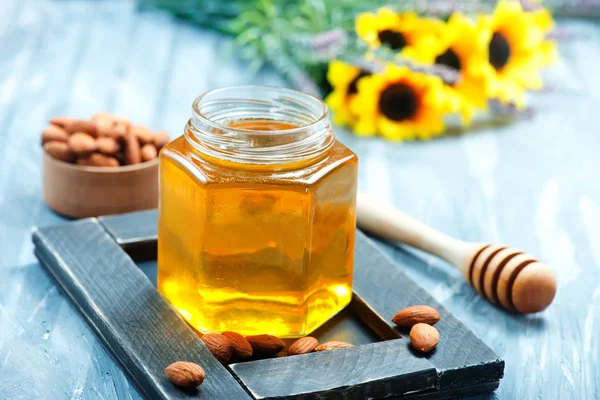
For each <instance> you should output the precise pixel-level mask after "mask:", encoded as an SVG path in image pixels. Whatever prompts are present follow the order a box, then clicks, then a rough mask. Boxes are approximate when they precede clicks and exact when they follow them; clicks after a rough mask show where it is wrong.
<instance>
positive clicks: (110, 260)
mask: <svg viewBox="0 0 600 400" xmlns="http://www.w3.org/2000/svg"><path fill="white" fill-rule="evenodd" d="M33 241H34V243H35V246H36V255H37V256H38V257H39V258H40V259H41V260H42V261H43V263H44V266H45V267H46V268H47V269H48V271H49V272H50V273H51V274H52V276H53V277H54V278H55V279H56V281H57V282H58V283H59V284H60V286H61V288H62V289H63V290H64V292H65V294H66V295H67V296H68V297H69V298H70V299H71V301H72V303H73V304H74V305H75V307H76V308H77V310H78V311H79V312H80V313H81V315H82V316H83V318H84V319H85V320H86V321H87V322H88V324H89V325H90V327H91V328H92V330H93V331H94V332H95V333H96V335H97V336H98V337H99V338H100V339H101V341H102V342H103V343H104V345H105V347H106V348H107V349H109V350H110V352H111V353H112V356H113V357H115V358H116V359H117V360H119V362H120V363H121V365H122V367H123V369H124V370H125V371H126V372H127V373H128V374H129V377H130V378H131V379H132V381H133V382H134V384H135V385H136V387H137V389H138V390H140V392H141V393H142V394H143V395H144V396H145V397H147V398H152V399H159V398H160V399H184V398H191V397H192V398H198V399H231V398H235V399H244V398H249V397H248V395H247V394H246V392H245V391H244V389H243V388H242V387H241V386H240V385H239V384H238V383H237V382H236V381H235V379H234V378H233V377H232V376H231V374H230V373H229V372H228V371H227V370H226V369H225V368H224V367H223V366H222V365H221V364H220V363H219V362H218V361H217V360H216V359H215V358H214V357H213V356H212V354H211V353H210V351H209V350H208V349H207V348H206V346H204V344H203V343H202V341H201V340H200V339H199V337H198V336H197V335H196V334H195V333H194V332H193V331H192V330H191V329H190V328H189V327H188V326H187V324H186V323H185V321H183V319H181V318H180V317H179V315H178V314H177V313H176V312H175V310H173V308H172V307H171V306H170V305H169V304H168V303H167V301H166V300H165V299H164V298H163V297H162V296H161V295H160V294H158V292H157V291H156V289H155V288H154V287H153V286H152V284H151V282H150V281H149V280H148V279H147V278H146V276H145V275H144V274H143V273H142V272H141V271H140V270H139V269H138V267H137V266H136V265H135V264H134V263H133V261H131V259H130V258H129V257H128V256H127V255H126V254H125V253H124V252H123V250H122V249H121V248H120V247H119V246H118V245H117V244H116V243H115V242H114V241H113V240H112V237H111V236H110V235H108V234H107V233H106V231H105V230H104V228H103V227H102V226H101V225H100V224H99V223H98V222H97V221H96V220H95V219H89V220H81V221H78V222H73V223H70V224H66V225H61V226H58V227H51V228H42V229H40V230H36V231H34V233H33ZM90 249H94V250H95V251H90ZM175 361H191V362H195V363H197V364H199V365H201V366H202V367H203V368H204V370H205V371H206V374H207V376H208V378H207V379H206V381H205V382H204V384H203V385H202V386H201V387H200V388H199V389H198V390H197V391H193V392H186V391H182V390H181V389H179V388H177V387H176V386H174V385H173V384H172V383H171V382H170V381H169V380H168V378H167V377H166V375H165V373H164V369H165V368H166V367H167V366H168V365H170V364H171V363H173V362H175Z"/></svg>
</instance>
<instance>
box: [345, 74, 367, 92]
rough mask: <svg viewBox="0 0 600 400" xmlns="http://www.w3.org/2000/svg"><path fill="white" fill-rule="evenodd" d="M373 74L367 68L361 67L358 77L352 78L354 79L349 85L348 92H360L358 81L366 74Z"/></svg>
mask: <svg viewBox="0 0 600 400" xmlns="http://www.w3.org/2000/svg"><path fill="white" fill-rule="evenodd" d="M369 75H371V73H370V72H369V71H367V70H365V69H361V70H360V72H359V73H358V75H356V78H354V79H352V81H351V82H350V84H349V85H348V92H347V93H348V94H356V93H357V92H358V88H357V87H356V84H357V83H358V81H359V80H360V78H364V77H365V76H369Z"/></svg>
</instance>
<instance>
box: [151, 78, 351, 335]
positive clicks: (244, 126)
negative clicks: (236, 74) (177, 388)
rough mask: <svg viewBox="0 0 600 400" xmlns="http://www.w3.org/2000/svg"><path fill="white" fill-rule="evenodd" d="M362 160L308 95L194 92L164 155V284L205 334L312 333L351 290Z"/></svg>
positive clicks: (259, 90)
mask: <svg viewBox="0 0 600 400" xmlns="http://www.w3.org/2000/svg"><path fill="white" fill-rule="evenodd" d="M357 162H358V160H357V157H356V155H354V153H352V152H351V151H350V150H349V149H348V148H346V147H345V146H344V145H342V144H341V143H339V142H337V141H336V139H335V136H334V134H333V131H332V128H331V125H330V122H329V115H328V110H327V106H326V105H325V104H324V103H323V102H322V101H321V100H319V99H317V98H315V97H313V96H310V95H307V94H304V93H301V92H297V91H294V90H291V89H284V88H276V87H263V86H243V87H230V88H225V89H219V90H215V91H211V92H208V93H206V94H204V95H202V96H200V97H199V98H197V99H196V101H195V102H194V104H193V106H192V118H191V119H190V121H189V122H188V124H187V125H186V127H185V132H184V135H183V136H181V137H180V138H178V139H176V140H174V141H173V142H171V143H170V144H168V145H167V146H166V147H165V148H164V149H163V150H162V151H161V153H160V197H159V204H160V205H159V221H158V224H159V226H158V288H159V290H160V292H161V293H162V294H163V295H164V296H165V297H166V298H167V299H168V300H169V301H170V302H171V304H172V305H173V306H174V307H175V308H176V309H177V310H178V311H179V313H180V314H181V315H182V316H183V317H184V318H185V319H186V320H187V321H188V322H189V324H190V325H192V326H193V327H194V328H196V329H197V330H198V331H200V332H222V331H235V332H238V333H241V334H244V335H252V334H262V333H268V334H272V335H276V336H279V337H299V336H303V335H306V334H309V333H310V332H312V331H313V330H315V329H316V328H318V327H319V326H320V325H321V324H323V323H324V322H325V321H327V320H328V319H329V318H331V317H332V316H333V315H335V314H336V313H337V312H338V311H340V310H341V309H342V308H344V307H345V306H346V305H347V304H348V303H349V302H350V299H351V297H352V266H353V249H354V229H355V219H356V218H355V204H356V181H357Z"/></svg>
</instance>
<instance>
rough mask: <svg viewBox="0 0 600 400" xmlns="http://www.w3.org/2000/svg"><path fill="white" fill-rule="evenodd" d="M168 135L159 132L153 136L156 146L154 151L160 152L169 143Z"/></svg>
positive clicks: (165, 132)
mask: <svg viewBox="0 0 600 400" xmlns="http://www.w3.org/2000/svg"><path fill="white" fill-rule="evenodd" d="M169 141H170V139H169V134H168V133H167V131H160V132H158V133H157V134H156V135H154V145H155V146H156V150H158V151H160V149H162V148H163V147H165V145H166V144H167V143H169Z"/></svg>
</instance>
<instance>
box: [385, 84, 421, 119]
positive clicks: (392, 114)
mask: <svg viewBox="0 0 600 400" xmlns="http://www.w3.org/2000/svg"><path fill="white" fill-rule="evenodd" d="M418 109H419V96H418V95H417V94H416V93H415V91H414V90H413V88H411V87H410V86H408V85H405V84H403V83H396V84H394V85H391V86H388V87H387V88H385V89H384V90H383V92H381V95H380V96H379V111H380V112H381V113H382V114H383V115H385V116H386V117H387V118H388V119H391V120H392V121H403V120H405V119H409V118H411V117H412V116H414V115H415V114H416V113H417V110H418Z"/></svg>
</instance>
